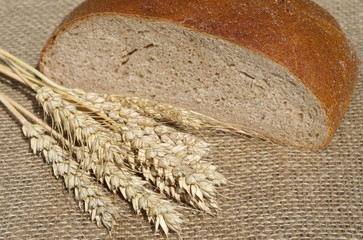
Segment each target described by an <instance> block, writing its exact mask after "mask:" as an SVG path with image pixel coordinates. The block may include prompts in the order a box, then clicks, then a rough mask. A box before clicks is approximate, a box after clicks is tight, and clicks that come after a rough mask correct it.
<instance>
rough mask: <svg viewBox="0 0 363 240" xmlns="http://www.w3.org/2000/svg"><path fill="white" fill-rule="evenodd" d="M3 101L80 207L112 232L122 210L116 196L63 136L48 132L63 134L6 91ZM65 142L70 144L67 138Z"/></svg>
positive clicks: (36, 149)
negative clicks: (83, 164) (75, 154)
mask: <svg viewBox="0 0 363 240" xmlns="http://www.w3.org/2000/svg"><path fill="white" fill-rule="evenodd" d="M0 102H2V103H3V104H4V105H5V106H6V108H7V109H8V110H9V111H10V112H11V113H12V114H13V115H14V116H15V117H16V118H17V119H18V120H19V121H20V123H21V124H22V130H23V133H24V135H25V136H26V137H28V138H29V139H30V146H31V149H32V150H33V152H34V154H36V153H40V154H42V155H43V157H44V159H45V160H46V162H47V163H48V164H49V165H51V166H52V168H53V173H54V175H55V177H57V178H59V177H61V178H62V179H63V181H64V183H65V186H66V188H67V189H68V190H73V191H74V197H75V199H76V200H77V201H78V203H79V205H80V207H82V208H83V209H84V210H85V211H86V212H88V213H89V214H90V215H91V220H92V221H95V222H96V223H97V225H98V226H100V225H104V226H105V227H106V228H107V229H108V230H109V231H112V229H113V228H114V226H115V225H116V223H117V220H118V219H119V212H120V210H119V209H118V208H117V207H116V206H115V205H114V204H113V199H112V197H111V196H109V195H108V194H107V192H106V191H105V189H104V188H103V187H102V186H101V185H100V184H98V183H97V182H96V181H95V179H94V178H93V177H92V176H91V174H90V172H89V171H87V170H85V169H82V167H81V165H80V164H79V163H78V162H77V161H76V160H75V159H74V157H73V156H72V155H71V154H70V153H69V152H68V151H66V149H65V148H64V147H62V146H60V145H59V142H60V141H59V139H58V140H56V139H55V138H54V137H52V136H50V135H48V134H47V132H49V131H51V133H52V135H53V136H56V138H61V137H62V136H61V135H60V134H58V133H57V132H56V131H54V130H53V129H51V128H50V127H49V126H48V125H46V123H44V122H42V121H41V120H40V119H38V118H36V117H35V116H34V115H32V114H31V113H29V112H28V111H26V110H25V109H24V108H22V107H21V106H20V105H19V104H17V103H16V102H14V101H12V100H11V99H9V98H7V97H6V96H4V95H2V94H0ZM16 108H18V109H21V111H22V112H24V113H26V114H27V117H30V118H31V119H33V121H35V122H37V123H36V124H32V123H30V122H29V121H28V120H27V118H25V117H24V116H23V115H22V114H21V113H20V112H19V111H18V110H17V109H16ZM62 142H63V143H65V144H66V145H67V141H66V140H65V139H63V140H62Z"/></svg>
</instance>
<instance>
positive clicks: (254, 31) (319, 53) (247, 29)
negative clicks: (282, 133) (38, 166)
mask: <svg viewBox="0 0 363 240" xmlns="http://www.w3.org/2000/svg"><path fill="white" fill-rule="evenodd" d="M103 14H121V15H131V16H133V17H141V18H152V19H157V20H162V21H169V22H173V23H176V24H181V25H183V26H184V27H187V28H190V29H193V30H196V31H200V32H203V33H207V34H211V35H213V36H216V37H219V38H222V39H224V40H227V41H229V42H233V43H235V44H237V45H240V46H243V47H246V48H248V49H250V50H252V51H254V52H256V53H258V54H262V55H265V56H266V57H268V58H270V59H271V60H273V61H275V62H277V63H278V64H280V65H282V66H283V67H284V68H286V69H287V70H288V71H289V72H291V73H292V74H293V75H294V76H295V77H297V78H298V79H300V81H301V82H302V83H303V84H305V86H306V87H307V88H308V89H309V90H310V91H311V92H312V93H313V94H314V95H315V96H316V97H317V99H318V100H319V101H320V102H321V106H322V107H323V109H324V111H325V114H326V117H327V121H328V124H329V129H330V130H329V136H328V138H327V139H326V141H325V142H324V143H323V144H322V145H321V146H319V147H318V148H323V147H325V146H327V145H328V143H329V142H330V140H331V139H332V137H333V135H334V133H335V131H336V129H337V128H338V126H339V124H340V123H341V121H342V118H343V116H344V114H345V112H346V110H347V108H348V105H349V101H350V98H351V96H352V94H353V90H354V86H355V83H356V80H357V77H358V65H359V61H358V58H357V55H356V53H355V52H354V49H353V47H352V45H351V43H350V42H349V41H348V40H347V38H346V36H345V34H344V33H343V31H342V30H341V28H340V27H339V25H338V23H337V22H336V21H335V20H334V18H333V17H332V16H331V15H330V14H329V13H328V12H326V11H325V10H324V9H322V8H321V7H319V6H318V5H317V4H315V3H313V2H312V1H310V0H267V1H260V0H258V1H250V0H224V1H217V0H198V1H191V0H158V1H152V0H122V1H120V0H87V1H85V2H83V3H82V4H80V5H79V6H78V7H77V8H76V9H74V10H73V11H72V12H71V13H70V14H69V15H68V16H67V17H66V18H65V19H64V20H63V22H62V23H61V24H60V26H59V27H58V28H57V29H56V31H55V32H54V33H53V34H52V36H51V37H50V39H49V40H48V42H47V43H46V45H45V46H44V48H43V51H42V54H41V60H40V68H41V70H42V69H43V67H44V63H43V61H42V59H43V58H44V55H45V52H46V50H47V48H48V47H50V46H51V45H52V44H53V42H54V40H55V39H56V37H57V35H58V34H59V33H61V32H62V31H63V30H64V29H66V28H67V26H69V25H72V24H73V23H75V22H77V21H81V20H82V19H84V18H89V17H92V16H95V15H103ZM287 144H288V143H287ZM314 148H316V147H314Z"/></svg>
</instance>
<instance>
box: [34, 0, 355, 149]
mask: <svg viewBox="0 0 363 240" xmlns="http://www.w3.org/2000/svg"><path fill="white" fill-rule="evenodd" d="M89 2H92V1H89ZM96 2H97V1H96ZM106 2H107V1H106ZM111 2H112V1H111ZM75 19H76V18H75ZM280 51H281V52H283V50H282V49H281V50H280ZM40 66H41V70H42V71H43V72H44V74H45V75H46V76H48V77H50V78H51V79H53V80H55V81H57V82H60V83H62V84H64V85H65V86H67V87H73V88H82V89H85V90H87V91H96V92H107V93H115V94H127V95H136V96H141V97H145V98H150V99H154V100H157V101H162V102H167V103H172V104H175V105H179V106H182V107H186V108H188V109H192V110H194V111H197V112H200V113H203V114H205V115H207V116H210V117H213V118H216V119H217V120H220V121H223V122H227V123H230V124H233V125H235V126H237V127H238V128H240V129H241V130H243V131H245V132H247V133H249V134H252V135H255V136H258V137H262V138H265V139H270V140H272V141H277V142H280V143H284V144H288V145H293V146H298V147H304V148H310V149H318V148H321V147H323V146H325V145H326V144H327V143H328V142H329V140H330V139H331V137H332V135H333V133H334V132H335V129H336V127H337V123H336V121H338V122H340V120H341V119H339V117H338V118H337V117H336V116H335V115H334V116H333V117H332V116H331V113H330V112H329V111H331V108H332V106H330V105H329V106H327V102H326V101H325V98H322V97H321V96H320V95H319V94H320V93H319V91H315V90H316V89H314V88H313V86H314V84H315V85H316V82H313V84H312V85H311V84H310V85H309V84H307V83H309V80H305V81H304V80H302V79H301V77H299V76H300V75H299V74H296V72H294V69H293V68H291V67H290V66H286V64H283V63H282V62H281V61H278V60H276V59H275V58H272V57H271V56H269V54H268V52H263V51H261V50H260V49H256V48H253V47H251V46H249V45H241V44H238V43H236V42H235V41H231V39H228V38H222V37H220V36H216V35H215V34H211V33H210V32H206V31H200V30H198V29H195V28H191V27H190V26H185V24H180V23H176V22H175V21H171V20H170V19H165V18H154V17H145V16H143V17H140V16H135V15H133V14H124V13H120V12H117V13H115V12H102V13H96V14H90V15H87V14H86V15H85V16H83V17H82V18H78V19H76V20H73V21H69V20H66V23H65V24H64V25H63V26H62V27H60V28H59V29H58V31H56V32H55V34H54V35H53V37H52V38H51V40H50V41H49V42H48V44H47V45H46V47H45V48H44V50H43V53H42V58H41V62H40ZM323 67H324V66H323ZM314 74H315V73H314ZM307 75H311V74H307ZM353 81H354V80H353ZM323 85H324V84H323ZM318 88H321V86H318ZM344 88H346V86H345V87H344ZM349 94H351V93H349ZM346 98H348V99H349V98H350V96H347V97H346ZM348 101H349V100H348ZM344 104H345V105H347V103H346V99H344ZM342 105H343V104H342ZM334 107H336V106H334ZM340 107H341V106H340ZM344 107H345V108H346V106H344ZM333 110H334V109H333ZM334 111H335V110H334ZM343 111H345V109H344V110H343ZM341 117H342V116H340V118H341ZM336 119H338V120H336Z"/></svg>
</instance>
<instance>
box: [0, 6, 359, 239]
mask: <svg viewBox="0 0 363 240" xmlns="http://www.w3.org/2000/svg"><path fill="white" fill-rule="evenodd" d="M81 1H82V0H27V1H24V0H12V1H10V0H0V21H1V22H0V47H2V48H4V49H6V50H8V51H10V52H12V53H13V54H15V55H16V56H18V57H20V58H21V59H23V60H25V61H26V62H28V63H30V64H32V65H34V66H35V65H36V64H37V61H38V56H39V53H40V50H41V48H42V45H43V44H44V42H45V41H46V40H47V37H48V36H49V35H50V33H51V32H52V30H53V29H54V28H55V26H56V25H57V24H58V23H59V21H60V20H61V19H62V18H63V16H64V15H65V14H66V13H68V12H69V11H70V10H71V9H72V8H74V7H75V6H76V5H77V4H78V3H79V2H81ZM316 2H317V3H318V4H320V5H321V6H323V7H325V8H326V9H327V10H329V11H330V12H331V13H332V14H333V15H334V16H335V17H336V18H337V20H338V21H339V23H340V24H341V25H342V27H343V29H344V31H345V32H346V33H347V35H348V37H349V38H350V39H351V40H352V41H353V43H354V45H355V47H356V48H357V51H358V54H359V56H360V59H363V31H362V28H363V1H362V0H316ZM0 91H1V92H3V93H5V94H7V95H8V96H10V97H12V98H14V99H15V100H17V101H19V102H20V103H21V104H23V105H24V106H25V107H26V108H28V109H31V110H33V111H35V112H38V111H40V109H39V107H38V105H37V104H36V103H35V101H34V100H33V95H31V92H30V91H29V90H27V89H26V88H24V87H20V86H17V85H16V84H12V83H11V82H10V81H8V80H6V79H4V78H0ZM362 91H363V76H362V75H360V78H359V81H358V84H357V88H356V90H355V94H354V96H353V99H352V102H351V104H350V108H349V110H348V112H347V115H346V116H345V118H344V122H343V124H342V125H341V127H340V128H339V130H338V132H337V134H336V136H335V138H334V139H333V141H332V143H331V145H330V146H329V147H328V148H327V149H324V150H322V151H318V152H311V151H303V150H298V149H294V148H289V147H285V146H280V145H277V144H273V143H270V142H266V141H262V140H259V139H256V138H249V137H244V136H233V135H231V134H225V133H218V132H214V131H211V132H203V134H204V135H205V136H206V137H207V139H208V140H209V142H211V143H213V149H212V152H211V154H210V160H211V161H213V162H214V163H215V164H216V165H218V166H219V167H220V169H221V172H222V173H223V174H225V175H226V176H227V177H228V179H229V180H230V181H231V182H233V184H230V185H228V186H225V187H222V188H220V192H221V196H220V197H219V202H220V205H221V211H220V212H219V213H218V215H217V216H209V215H206V214H203V213H200V212H194V211H193V210H189V209H184V210H183V214H184V216H185V217H184V219H185V223H184V225H183V231H182V234H181V236H182V237H183V238H184V239H246V240H247V239H249V240H252V239H266V240H267V239H270V240H272V239H291V240H292V239H296V240H298V239H322V240H325V239H332V240H338V239H342V240H343V239H344V240H345V239H363V93H362ZM116 201H117V204H119V206H121V209H122V213H121V215H122V216H123V218H122V221H121V222H120V224H119V225H118V226H117V228H116V230H115V232H114V233H113V235H112V237H110V236H109V235H108V233H107V231H106V230H105V229H104V228H98V227H97V226H96V225H95V224H94V223H91V222H90V219H89V216H88V214H86V213H83V212H82V211H81V210H80V209H79V207H78V205H77V203H76V202H75V200H74V199H73V195H72V193H68V192H67V191H66V190H64V188H63V185H62V183H61V181H60V180H57V179H55V178H54V177H53V175H52V172H51V169H50V167H49V166H47V165H46V164H45V163H44V161H43V160H42V159H41V158H39V157H36V156H34V155H33V154H32V153H31V151H30V149H29V142H28V141H27V140H26V139H25V138H24V137H23V136H22V133H21V128H20V125H19V123H18V122H17V121H16V120H15V119H14V118H13V117H12V116H11V114H9V113H8V111H6V110H5V108H4V107H3V106H2V105H0V239H109V238H117V239H164V238H165V237H164V236H163V235H160V234H158V233H154V232H153V229H152V226H151V225H149V224H148V223H147V221H146V220H145V217H144V216H136V215H135V214H134V213H133V211H132V210H131V207H130V205H129V204H127V203H126V202H124V201H123V200H122V199H120V198H119V197H117V198H116ZM170 239H177V236H176V235H175V234H174V235H173V234H171V235H170Z"/></svg>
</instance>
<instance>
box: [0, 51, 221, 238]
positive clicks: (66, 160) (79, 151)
mask: <svg viewBox="0 0 363 240" xmlns="http://www.w3.org/2000/svg"><path fill="white" fill-rule="evenodd" d="M0 73H2V74H3V75H6V76H7V77H9V78H11V79H13V80H15V81H18V82H19V83H21V84H25V85H26V86H28V87H30V88H31V89H32V90H34V92H35V97H36V99H37V101H38V102H39V103H40V104H41V106H42V107H43V110H44V113H45V115H46V116H48V117H47V120H41V119H40V118H38V117H36V116H35V115H34V114H32V113H30V112H29V111H27V110H26V109H24V108H23V107H22V106H21V105H19V104H18V103H16V102H15V101H13V100H11V99H10V98H8V97H7V96H5V95H3V94H1V93H0V101H1V102H2V103H3V104H4V105H5V106H6V107H7V109H8V110H9V111H10V112H11V113H12V114H14V116H15V117H16V118H17V119H18V120H19V121H20V123H21V124H22V128H23V133H24V135H25V136H26V137H28V138H29V139H30V146H31V149H32V150H33V152H34V154H37V153H38V154H40V155H42V156H43V157H44V159H45V160H46V162H47V163H48V164H50V165H52V167H53V172H54V175H55V176H56V177H57V178H58V177H61V178H62V179H63V180H64V183H65V186H66V188H67V189H69V190H74V197H75V199H76V200H77V201H78V202H79V204H80V206H81V207H82V209H84V210H85V211H86V212H89V214H90V215H91V219H92V221H95V222H96V223H97V225H98V226H100V225H104V226H105V227H106V228H107V229H108V230H110V231H111V230H112V229H113V227H114V226H115V224H116V223H117V221H118V219H119V218H120V216H119V214H118V213H119V210H118V207H117V206H115V205H114V204H113V201H112V199H111V198H109V197H108V195H107V194H106V191H107V189H106V188H108V190H109V191H112V192H113V193H115V194H116V193H120V194H121V195H122V197H123V198H124V199H125V200H127V201H129V202H130V203H131V204H132V206H133V209H134V210H135V211H136V212H137V213H140V212H142V211H143V212H145V213H146V215H147V217H148V220H149V221H150V222H152V223H153V224H154V225H155V230H158V229H159V227H161V229H162V230H163V232H164V233H165V234H166V235H167V234H168V232H169V230H172V231H174V232H176V233H179V232H180V230H181V227H180V224H181V223H182V216H181V214H180V213H179V212H178V208H179V207H180V205H179V204H177V203H178V202H185V203H187V204H189V205H191V206H192V207H195V208H197V209H200V210H203V211H205V212H207V213H212V212H213V211H214V210H216V209H217V208H218V205H217V200H216V197H217V192H216V187H217V186H219V185H221V184H226V183H227V180H226V178H225V177H223V175H221V174H220V173H218V172H217V170H216V167H215V166H213V165H212V164H211V163H210V162H207V161H205V160H203V157H205V155H206V154H207V152H208V144H207V143H206V142H205V141H204V140H202V139H200V138H198V137H196V136H194V135H192V134H188V133H186V132H182V131H180V130H179V129H180V128H178V129H177V128H175V127H171V126H170V125H167V124H166V123H169V122H172V123H174V124H175V125H178V126H180V127H181V128H184V129H188V128H195V129H198V128H201V127H205V126H207V125H208V123H207V121H204V120H203V119H202V118H201V117H200V116H199V115H198V114H197V113H195V112H192V111H188V110H184V109H181V108H178V107H175V106H172V105H168V104H164V103H158V102H154V101H150V100H146V99H141V98H138V97H127V96H116V95H109V94H98V93H87V92H84V91H82V90H80V89H69V88H65V87H63V86H59V85H57V84H56V83H54V82H52V81H51V80H50V79H48V78H47V77H45V76H44V75H42V74H41V73H40V72H38V71H37V70H36V69H34V68H33V67H31V66H29V65H27V64H26V63H24V62H22V61H20V60H19V59H17V58H16V57H14V56H12V55H11V54H9V53H8V52H6V51H4V50H1V49H0ZM48 124H49V125H48ZM173 199H174V200H173Z"/></svg>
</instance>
